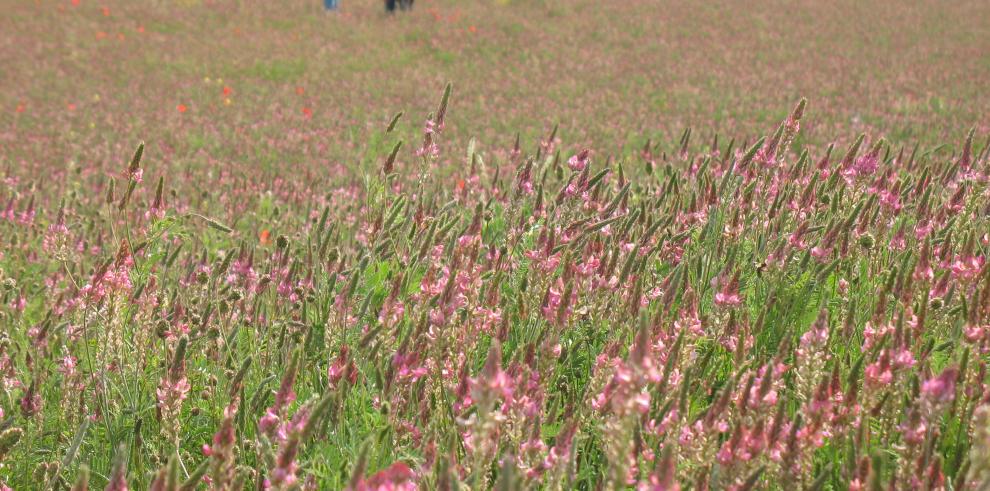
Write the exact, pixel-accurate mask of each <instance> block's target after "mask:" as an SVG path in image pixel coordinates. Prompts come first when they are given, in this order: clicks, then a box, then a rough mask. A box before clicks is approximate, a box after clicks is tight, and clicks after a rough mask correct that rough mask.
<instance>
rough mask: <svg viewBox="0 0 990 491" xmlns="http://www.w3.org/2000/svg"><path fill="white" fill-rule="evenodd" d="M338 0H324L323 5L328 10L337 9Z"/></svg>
mask: <svg viewBox="0 0 990 491" xmlns="http://www.w3.org/2000/svg"><path fill="white" fill-rule="evenodd" d="M337 2H338V0H323V7H324V8H325V9H327V10H337Z"/></svg>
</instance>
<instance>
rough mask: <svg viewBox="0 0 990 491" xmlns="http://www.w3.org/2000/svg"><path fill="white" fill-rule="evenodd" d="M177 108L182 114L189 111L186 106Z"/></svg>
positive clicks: (180, 105) (182, 105) (181, 105)
mask: <svg viewBox="0 0 990 491" xmlns="http://www.w3.org/2000/svg"><path fill="white" fill-rule="evenodd" d="M175 108H176V109H178V110H179V112H180V113H184V112H186V109H189V108H188V107H186V105H185V104H179V105H178V106H176V107H175Z"/></svg>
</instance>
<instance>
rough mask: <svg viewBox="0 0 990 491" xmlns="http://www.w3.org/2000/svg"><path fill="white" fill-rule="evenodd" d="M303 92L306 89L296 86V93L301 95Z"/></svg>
mask: <svg viewBox="0 0 990 491" xmlns="http://www.w3.org/2000/svg"><path fill="white" fill-rule="evenodd" d="M305 93H306V89H304V88H302V87H296V94H297V95H303V94H305Z"/></svg>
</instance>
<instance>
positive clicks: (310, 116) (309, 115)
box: [302, 107, 313, 118]
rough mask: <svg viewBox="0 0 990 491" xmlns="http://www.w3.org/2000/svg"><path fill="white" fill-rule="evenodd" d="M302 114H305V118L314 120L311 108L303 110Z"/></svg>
mask: <svg viewBox="0 0 990 491" xmlns="http://www.w3.org/2000/svg"><path fill="white" fill-rule="evenodd" d="M302 113H303V116H306V117H307V118H312V117H313V110H312V109H310V108H308V107H304V108H302Z"/></svg>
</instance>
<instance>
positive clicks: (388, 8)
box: [385, 0, 395, 14]
mask: <svg viewBox="0 0 990 491" xmlns="http://www.w3.org/2000/svg"><path fill="white" fill-rule="evenodd" d="M392 12H395V0H385V13H387V14H391V13H392Z"/></svg>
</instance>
